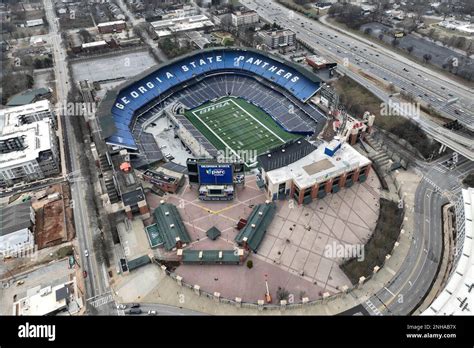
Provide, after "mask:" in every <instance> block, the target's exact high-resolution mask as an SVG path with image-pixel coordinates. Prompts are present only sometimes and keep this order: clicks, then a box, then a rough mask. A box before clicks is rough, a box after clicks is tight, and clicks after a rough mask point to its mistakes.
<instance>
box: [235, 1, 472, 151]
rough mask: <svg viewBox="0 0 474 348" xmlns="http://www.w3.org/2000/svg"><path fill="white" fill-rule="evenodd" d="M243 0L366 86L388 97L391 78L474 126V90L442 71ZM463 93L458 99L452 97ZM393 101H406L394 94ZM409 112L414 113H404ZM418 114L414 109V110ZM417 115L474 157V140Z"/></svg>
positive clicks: (431, 130) (285, 11)
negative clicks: (451, 102)
mask: <svg viewBox="0 0 474 348" xmlns="http://www.w3.org/2000/svg"><path fill="white" fill-rule="evenodd" d="M242 2H243V4H244V5H246V6H247V7H249V8H250V9H253V10H256V11H257V12H258V14H259V15H260V16H261V17H262V18H264V19H265V20H267V21H268V22H275V23H277V24H279V25H281V26H283V27H286V28H290V29H292V30H294V31H295V32H296V36H297V38H298V39H299V40H301V41H303V42H305V43H306V44H308V45H309V46H310V47H312V48H314V49H315V50H316V52H319V53H320V54H322V55H323V56H325V57H327V58H329V59H330V60H334V61H335V62H337V63H338V70H339V71H341V72H342V73H344V74H346V75H348V76H349V77H351V78H353V79H355V80H356V81H357V82H359V83H361V84H362V85H364V86H365V87H367V88H368V89H369V90H370V91H371V92H372V93H374V94H375V95H376V96H377V97H379V98H380V99H382V100H383V101H385V102H388V100H389V99H390V95H391V94H392V93H393V92H390V91H389V90H388V85H389V84H390V83H391V84H393V85H394V86H395V87H397V88H399V89H400V90H403V91H405V92H406V93H410V94H412V95H413V96H414V97H415V98H416V99H417V101H419V102H420V103H422V104H425V105H431V106H432V107H433V108H434V109H435V110H437V111H438V112H439V113H440V114H441V115H443V116H445V117H447V118H451V119H457V120H458V121H459V122H461V123H462V124H463V125H465V126H466V127H467V128H469V129H472V130H474V114H473V109H474V102H473V100H472V95H473V93H474V90H473V89H472V88H470V87H467V86H464V85H462V84H460V83H457V82H456V81H453V80H451V79H449V78H447V77H444V76H439V74H438V73H434V72H431V71H430V70H428V69H427V68H425V67H423V66H421V65H420V64H417V63H415V62H411V61H407V59H406V58H403V59H402V57H400V56H399V55H397V54H396V53H394V52H390V51H389V50H387V49H386V48H383V47H381V46H379V45H376V44H373V43H369V42H368V41H367V40H364V39H359V38H354V36H353V35H347V34H345V33H342V32H339V31H336V30H334V29H333V28H331V27H329V26H326V25H323V24H322V23H320V22H317V21H314V20H311V19H309V18H307V17H305V16H303V15H301V14H299V13H297V12H293V11H290V10H288V9H287V8H285V7H284V6H283V5H280V4H278V3H275V2H273V1H271V0H252V1H250V0H243V1H242ZM453 98H458V100H457V101H456V102H455V103H454V104H449V105H448V104H447V101H448V100H450V99H453ZM391 100H392V101H393V102H397V101H402V100H400V99H399V98H397V97H393V96H392V97H391ZM405 116H410V115H405ZM411 117H412V118H413V115H411ZM415 118H416V121H417V122H418V123H419V124H420V126H422V128H423V129H424V130H425V131H427V132H428V133H429V134H430V135H431V136H434V137H435V138H436V139H437V140H438V141H440V142H442V143H443V144H445V145H447V146H448V147H450V148H453V149H454V150H456V151H458V152H459V153H461V154H463V155H465V156H466V157H468V158H470V159H471V160H474V142H473V141H472V139H470V138H467V137H465V136H462V137H461V136H460V135H459V134H457V133H454V132H451V131H449V130H447V129H445V128H442V127H440V126H439V125H437V124H436V123H434V122H432V121H429V120H427V119H424V118H418V117H415Z"/></svg>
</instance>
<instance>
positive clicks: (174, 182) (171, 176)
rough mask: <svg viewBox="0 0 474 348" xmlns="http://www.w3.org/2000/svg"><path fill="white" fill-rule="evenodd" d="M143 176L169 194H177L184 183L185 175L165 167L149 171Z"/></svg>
mask: <svg viewBox="0 0 474 348" xmlns="http://www.w3.org/2000/svg"><path fill="white" fill-rule="evenodd" d="M142 175H143V179H144V180H145V181H148V182H150V183H151V184H153V185H155V186H157V187H158V188H160V189H161V190H163V191H165V192H169V193H176V192H177V191H178V189H179V188H180V187H181V186H182V185H183V183H184V174H183V173H177V172H173V171H171V170H168V169H166V168H163V167H160V168H158V169H156V170H151V169H147V170H146V171H145V172H144V173H143V174H142Z"/></svg>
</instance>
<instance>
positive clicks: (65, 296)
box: [12, 277, 82, 316]
mask: <svg viewBox="0 0 474 348" xmlns="http://www.w3.org/2000/svg"><path fill="white" fill-rule="evenodd" d="M78 290H79V289H78V288H77V283H76V278H75V277H74V279H73V280H71V281H67V282H61V283H59V284H57V285H48V286H43V287H41V286H37V287H35V288H32V289H28V290H27V291H26V296H25V297H23V298H21V299H19V300H18V301H16V302H14V303H13V313H12V314H13V315H38V316H41V315H55V314H58V313H59V312H67V313H68V314H69V315H72V314H75V313H77V312H79V310H80V309H81V307H82V300H81V299H80V297H79V291H78Z"/></svg>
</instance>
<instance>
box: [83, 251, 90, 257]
mask: <svg viewBox="0 0 474 348" xmlns="http://www.w3.org/2000/svg"><path fill="white" fill-rule="evenodd" d="M84 255H85V256H86V257H89V251H87V249H86V250H85V251H84Z"/></svg>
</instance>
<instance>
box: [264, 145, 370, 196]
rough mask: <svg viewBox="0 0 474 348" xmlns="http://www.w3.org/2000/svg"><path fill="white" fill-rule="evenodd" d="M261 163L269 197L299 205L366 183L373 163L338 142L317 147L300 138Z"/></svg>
mask: <svg viewBox="0 0 474 348" xmlns="http://www.w3.org/2000/svg"><path fill="white" fill-rule="evenodd" d="M258 162H259V164H260V166H261V170H262V178H263V180H264V183H265V186H266V188H267V195H268V198H269V199H277V198H281V197H282V196H287V197H288V198H290V199H295V200H296V201H297V202H298V204H305V203H309V202H311V201H312V200H313V199H316V198H323V197H324V196H326V194H328V193H335V192H338V191H339V190H340V188H343V187H350V186H352V185H353V184H354V183H355V182H363V181H365V180H366V178H367V175H368V173H369V171H370V168H371V163H372V162H371V161H370V160H369V159H368V158H366V157H364V156H363V155H361V154H360V153H359V152H357V151H356V150H355V149H354V148H353V147H352V146H350V145H349V144H347V143H345V142H341V141H339V140H337V139H334V140H332V141H331V142H329V143H326V142H323V143H322V144H320V145H319V146H317V147H316V146H314V145H312V144H310V143H308V142H307V141H305V140H303V139H300V140H298V141H297V142H293V143H290V144H285V145H283V146H281V147H279V148H277V149H275V150H273V151H271V152H269V153H267V154H263V155H260V156H259V157H258Z"/></svg>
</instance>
